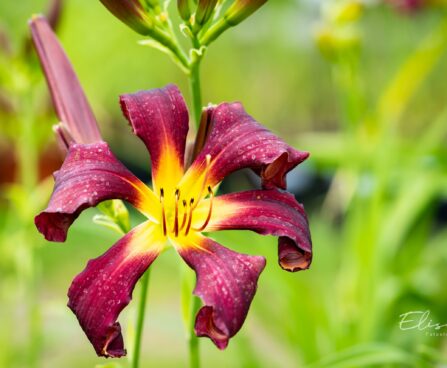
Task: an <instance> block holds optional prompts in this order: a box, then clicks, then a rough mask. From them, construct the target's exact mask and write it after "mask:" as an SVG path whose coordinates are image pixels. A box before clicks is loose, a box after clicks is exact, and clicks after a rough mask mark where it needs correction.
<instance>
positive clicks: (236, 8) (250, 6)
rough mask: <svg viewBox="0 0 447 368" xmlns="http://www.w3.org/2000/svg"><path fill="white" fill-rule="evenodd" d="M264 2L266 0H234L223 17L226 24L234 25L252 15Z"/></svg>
mask: <svg viewBox="0 0 447 368" xmlns="http://www.w3.org/2000/svg"><path fill="white" fill-rule="evenodd" d="M266 2H267V0H235V1H234V3H233V4H232V5H231V6H230V7H229V8H228V10H227V11H226V13H225V15H224V17H225V19H226V21H227V23H228V24H231V25H232V26H235V25H236V24H239V23H240V22H242V21H243V20H244V19H246V18H248V17H249V16H250V15H252V14H253V13H254V12H255V11H256V10H258V9H259V8H260V7H261V6H262V5H264V4H265V3H266Z"/></svg>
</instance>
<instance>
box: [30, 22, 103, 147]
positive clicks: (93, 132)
mask: <svg viewBox="0 0 447 368" xmlns="http://www.w3.org/2000/svg"><path fill="white" fill-rule="evenodd" d="M30 27H31V35H32V38H33V42H34V46H35V48H36V51H37V54H38V56H39V60H40V63H41V65H42V68H43V71H44V73H45V77H46V79H47V83H48V87H49V89H50V93H51V97H52V99H53V105H54V107H55V109H56V114H57V116H58V118H59V119H60V120H61V121H62V122H63V123H65V124H67V126H68V129H69V131H70V134H71V136H72V137H73V139H74V140H75V141H76V142H77V143H93V142H97V141H100V140H101V135H100V133H99V130H98V126H97V124H96V119H95V117H94V115H93V112H92V110H91V108H90V105H89V104H88V101H87V98H86V97H85V94H84V91H83V89H82V87H81V85H80V83H79V80H78V78H77V76H76V74H75V72H74V70H73V67H72V66H71V64H70V61H69V60H68V58H67V55H66V54H65V52H64V50H63V49H62V46H61V45H60V43H59V41H58V39H57V37H56V35H55V34H54V32H53V31H52V30H51V27H50V26H49V25H48V22H47V21H46V19H45V18H44V17H41V16H38V17H33V18H32V20H31V21H30Z"/></svg>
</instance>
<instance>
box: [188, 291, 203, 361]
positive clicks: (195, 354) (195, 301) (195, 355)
mask: <svg viewBox="0 0 447 368" xmlns="http://www.w3.org/2000/svg"><path fill="white" fill-rule="evenodd" d="M200 306H201V303H200V299H199V298H197V297H193V298H192V300H191V317H190V322H191V325H190V329H189V331H190V334H189V367H190V368H200V351H199V339H198V337H197V336H196V334H195V333H194V325H195V321H196V319H195V317H196V314H197V311H198V310H199V308H200Z"/></svg>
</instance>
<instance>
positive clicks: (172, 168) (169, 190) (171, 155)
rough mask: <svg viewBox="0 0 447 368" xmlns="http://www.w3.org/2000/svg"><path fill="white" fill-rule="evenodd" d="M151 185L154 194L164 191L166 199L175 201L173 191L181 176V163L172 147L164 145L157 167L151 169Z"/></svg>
mask: <svg viewBox="0 0 447 368" xmlns="http://www.w3.org/2000/svg"><path fill="white" fill-rule="evenodd" d="M152 175H153V182H154V183H153V185H154V191H155V193H157V194H158V193H159V192H160V189H161V188H163V189H164V193H165V195H166V198H167V199H168V200H169V202H172V201H171V197H172V200H175V195H174V193H175V189H176V187H177V185H178V183H179V181H180V179H181V178H182V176H183V163H182V162H180V157H179V155H178V153H177V151H176V150H175V148H174V146H173V145H170V144H164V145H163V151H162V153H161V154H160V158H159V162H157V167H156V168H154V169H153V174H152Z"/></svg>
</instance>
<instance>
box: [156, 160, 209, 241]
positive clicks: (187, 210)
mask: <svg viewBox="0 0 447 368" xmlns="http://www.w3.org/2000/svg"><path fill="white" fill-rule="evenodd" d="M210 162H211V156H210V155H207V156H206V168H205V172H204V175H203V176H204V179H203V181H202V185H201V188H200V191H199V193H198V194H197V197H196V198H195V197H189V196H188V195H187V194H184V193H182V191H181V190H180V188H176V189H175V191H174V192H173V193H165V191H164V189H163V188H160V204H161V224H162V227H163V235H164V236H166V235H167V234H168V233H169V234H173V235H174V236H175V237H178V236H179V234H183V235H184V236H187V235H188V234H189V232H190V231H191V230H194V231H203V230H204V229H205V228H206V226H207V225H208V223H209V222H210V220H211V215H212V213H213V199H214V192H213V190H212V188H211V186H210V185H207V181H208V173H209V167H210ZM205 190H206V192H207V193H205ZM208 195H209V205H208V212H207V214H206V218H205V219H204V221H203V223H202V225H200V226H196V227H194V226H192V224H193V217H194V214H195V212H194V211H195V210H196V209H197V207H198V205H199V203H200V201H201V199H202V198H204V197H207V196H208ZM200 217H203V212H202V213H201V214H200ZM196 220H197V219H196ZM199 221H200V219H199Z"/></svg>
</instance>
